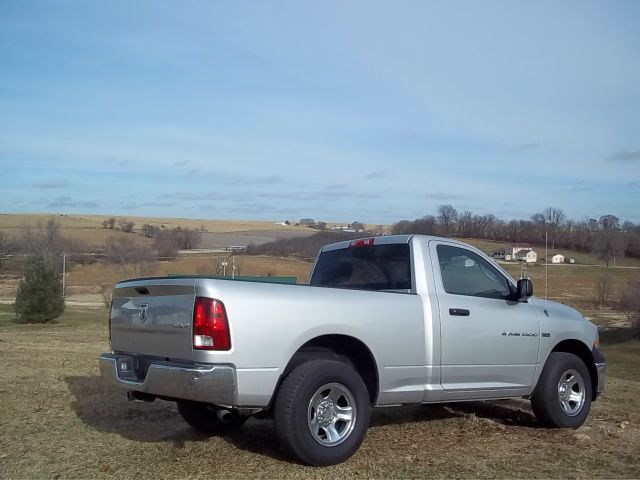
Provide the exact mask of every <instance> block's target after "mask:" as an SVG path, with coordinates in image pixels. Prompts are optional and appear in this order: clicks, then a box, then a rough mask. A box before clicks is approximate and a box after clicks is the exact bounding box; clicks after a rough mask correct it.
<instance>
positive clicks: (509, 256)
mask: <svg viewBox="0 0 640 480" xmlns="http://www.w3.org/2000/svg"><path fill="white" fill-rule="evenodd" d="M523 250H531V245H529V244H528V243H518V244H516V245H509V246H507V247H503V248H501V249H499V250H496V251H495V252H493V258H499V259H502V260H507V261H512V260H518V258H517V257H516V255H517V253H518V252H521V251H523ZM534 254H535V252H534ZM536 257H537V255H536ZM536 259H537V258H536ZM533 261H534V262H535V261H536V260H533Z"/></svg>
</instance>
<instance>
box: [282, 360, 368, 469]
mask: <svg viewBox="0 0 640 480" xmlns="http://www.w3.org/2000/svg"><path fill="white" fill-rule="evenodd" d="M370 412H371V405H370V399H369V392H368V390H367V387H366V385H365V383H364V381H363V380H362V378H361V377H360V375H359V374H358V372H356V371H355V370H354V368H353V367H352V366H351V365H348V364H346V363H343V362H340V361H337V360H310V361H307V362H304V363H302V364H301V365H299V366H298V367H296V368H295V369H294V370H293V371H292V372H291V373H289V375H287V377H286V378H285V379H284V381H283V382H282V385H281V386H280V388H279V389H278V393H277V395H276V400H275V406H274V418H275V425H276V429H277V431H278V435H279V437H280V439H281V441H282V442H283V443H284V445H285V446H286V447H287V449H288V451H289V453H290V454H291V455H292V456H293V457H294V458H296V459H297V460H299V461H300V462H302V463H306V464H308V465H314V466H326V465H335V464H337V463H341V462H344V461H345V460H347V459H348V458H349V457H351V455H353V454H354V453H355V452H356V450H358V448H359V447H360V445H361V444H362V441H363V440H364V436H365V434H366V432H367V428H368V427H369V417H370Z"/></svg>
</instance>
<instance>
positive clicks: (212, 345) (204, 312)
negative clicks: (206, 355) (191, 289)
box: [193, 297, 231, 350]
mask: <svg viewBox="0 0 640 480" xmlns="http://www.w3.org/2000/svg"><path fill="white" fill-rule="evenodd" d="M193 348H195V349H196V350H229V349H230V348H231V337H230V335H229V322H227V312H226V311H225V309H224V305H223V304H222V302H221V301H220V300H215V299H213V298H207V297H196V302H195V305H194V306H193Z"/></svg>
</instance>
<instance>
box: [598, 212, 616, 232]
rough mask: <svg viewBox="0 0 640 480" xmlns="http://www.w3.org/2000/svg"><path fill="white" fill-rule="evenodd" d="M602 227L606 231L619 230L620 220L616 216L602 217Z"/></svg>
mask: <svg viewBox="0 0 640 480" xmlns="http://www.w3.org/2000/svg"><path fill="white" fill-rule="evenodd" d="M600 225H601V226H602V228H603V229H604V230H619V229H620V219H619V218H618V217H616V216H615V215H611V214H608V215H603V216H601V217H600Z"/></svg>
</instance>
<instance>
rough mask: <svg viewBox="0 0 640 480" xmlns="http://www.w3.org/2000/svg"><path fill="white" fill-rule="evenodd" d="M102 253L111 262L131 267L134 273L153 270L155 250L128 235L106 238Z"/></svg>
mask: <svg viewBox="0 0 640 480" xmlns="http://www.w3.org/2000/svg"><path fill="white" fill-rule="evenodd" d="M104 253H105V256H106V258H107V259H108V260H110V261H111V262H114V263H117V264H119V265H121V266H122V267H132V268H133V271H134V272H136V273H138V272H140V273H144V272H149V271H151V270H153V268H154V263H155V262H156V260H157V259H156V255H155V252H154V251H153V250H152V249H151V248H149V247H147V246H146V245H144V244H142V243H140V242H139V241H136V239H135V238H134V237H130V236H122V237H117V238H110V239H108V240H107V244H106V247H105V252H104Z"/></svg>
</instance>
